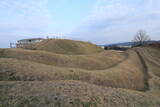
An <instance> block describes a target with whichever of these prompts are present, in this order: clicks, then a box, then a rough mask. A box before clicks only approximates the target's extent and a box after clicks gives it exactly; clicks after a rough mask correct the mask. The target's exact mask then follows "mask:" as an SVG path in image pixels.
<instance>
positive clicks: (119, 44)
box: [101, 40, 160, 47]
mask: <svg viewBox="0 0 160 107" xmlns="http://www.w3.org/2000/svg"><path fill="white" fill-rule="evenodd" d="M156 42H160V41H155V40H152V41H147V42H146V44H151V43H156ZM133 45H134V42H123V43H114V44H105V45H101V46H104V47H106V46H133Z"/></svg>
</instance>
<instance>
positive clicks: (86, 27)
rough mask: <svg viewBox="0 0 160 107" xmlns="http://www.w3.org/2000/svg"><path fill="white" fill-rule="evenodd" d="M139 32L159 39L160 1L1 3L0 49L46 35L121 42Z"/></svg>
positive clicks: (36, 0) (19, 0)
mask: <svg viewBox="0 0 160 107" xmlns="http://www.w3.org/2000/svg"><path fill="white" fill-rule="evenodd" d="M139 29H143V30H145V31H147V33H148V34H149V35H150V36H151V38H152V39H154V40H160V0H0V48H2V47H8V46H9V43H10V42H16V40H19V39H24V38H33V37H46V36H48V35H49V37H54V36H60V37H65V38H70V39H78V40H84V41H91V42H94V43H96V44H108V43H116V42H124V41H131V40H132V39H133V36H134V34H135V33H136V32H137V31H138V30H139Z"/></svg>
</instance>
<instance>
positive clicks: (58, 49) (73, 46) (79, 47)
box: [34, 39, 103, 54]
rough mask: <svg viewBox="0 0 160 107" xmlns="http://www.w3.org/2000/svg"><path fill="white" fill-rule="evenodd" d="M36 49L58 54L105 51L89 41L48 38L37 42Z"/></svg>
mask: <svg viewBox="0 0 160 107" xmlns="http://www.w3.org/2000/svg"><path fill="white" fill-rule="evenodd" d="M34 49H36V50H45V51H49V52H54V53H58V54H92V53H98V52H101V51H103V49H101V48H100V47H98V46H97V45H94V44H92V43H89V42H82V41H75V40H66V39H47V40H44V41H42V42H40V43H38V44H36V45H35V46H34Z"/></svg>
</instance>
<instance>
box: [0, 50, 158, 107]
mask: <svg viewBox="0 0 160 107" xmlns="http://www.w3.org/2000/svg"><path fill="white" fill-rule="evenodd" d="M151 49H152V48H151ZM151 49H150V48H136V49H134V50H133V49H131V50H128V51H126V52H116V51H101V52H98V53H97V52H95V53H94V52H92V54H91V53H90V54H88V53H87V54H84V53H83V54H81V55H77V53H76V54H73V53H72V55H71V54H68V53H67V54H62V53H61V54H57V53H54V52H53V51H52V52H51V51H48V50H47V51H46V50H45V51H42V50H41V51H40V50H25V49H0V107H1V106H2V107H10V106H13V107H22V106H25V107H159V106H160V98H159V96H158V94H159V86H160V85H159V84H160V82H159V69H157V68H158V65H156V64H154V63H159V62H158V61H159V60H158V58H159V57H160V56H157V53H159V52H160V51H159V50H157V49H155V50H151ZM98 50H99V49H98ZM146 50H147V52H144V51H146ZM65 51H66V50H65ZM65 51H63V52H65ZM137 53H138V54H137ZM150 53H151V54H150ZM149 56H150V57H149ZM151 57H154V58H151ZM149 60H154V62H153V61H149ZM151 62H152V63H151ZM152 64H153V65H154V66H153V65H152ZM156 94H157V95H156Z"/></svg>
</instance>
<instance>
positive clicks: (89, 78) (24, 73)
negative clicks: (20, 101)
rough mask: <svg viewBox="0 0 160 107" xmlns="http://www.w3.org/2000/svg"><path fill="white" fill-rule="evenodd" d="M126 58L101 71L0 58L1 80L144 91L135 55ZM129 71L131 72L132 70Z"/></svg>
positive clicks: (131, 54) (133, 53)
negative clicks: (76, 83) (78, 83)
mask: <svg viewBox="0 0 160 107" xmlns="http://www.w3.org/2000/svg"><path fill="white" fill-rule="evenodd" d="M128 54H129V56H128V57H129V58H128V59H126V60H125V61H123V62H122V63H120V64H118V65H117V66H112V67H110V68H108V69H104V70H84V69H80V68H66V67H57V66H51V65H46V64H40V63H36V62H31V61H24V60H17V59H13V58H0V70H1V71H2V72H1V76H2V77H1V79H2V80H12V81H14V80H15V81H37V80H38V81H49V80H79V81H85V82H88V83H93V84H96V85H101V86H110V87H116V88H127V89H135V90H144V89H145V87H146V86H145V84H144V76H143V73H142V71H141V70H142V66H141V63H140V60H139V59H138V57H137V55H136V53H135V52H132V51H129V52H128ZM131 68H132V69H131Z"/></svg>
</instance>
